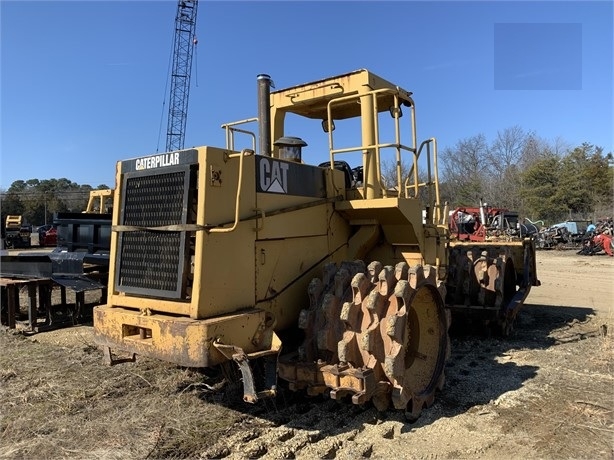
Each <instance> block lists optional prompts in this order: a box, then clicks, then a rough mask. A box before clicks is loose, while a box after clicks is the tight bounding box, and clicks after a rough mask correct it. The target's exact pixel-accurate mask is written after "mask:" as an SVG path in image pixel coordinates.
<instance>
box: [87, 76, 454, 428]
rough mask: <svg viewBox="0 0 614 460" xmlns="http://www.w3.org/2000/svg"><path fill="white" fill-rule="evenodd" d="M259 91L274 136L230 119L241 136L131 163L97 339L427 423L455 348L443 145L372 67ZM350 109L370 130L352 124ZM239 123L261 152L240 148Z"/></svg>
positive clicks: (262, 84) (253, 396)
mask: <svg viewBox="0 0 614 460" xmlns="http://www.w3.org/2000/svg"><path fill="white" fill-rule="evenodd" d="M257 86H258V102H259V106H258V118H257V121H258V136H256V134H255V133H250V132H249V131H247V130H244V129H242V128H238V126H239V125H241V124H243V123H246V122H250V121H254V120H255V119H248V120H243V121H240V122H234V123H229V124H226V125H223V128H224V129H226V133H227V145H226V147H225V148H217V147H209V146H204V147H198V148H191V149H186V150H180V151H174V152H168V153H164V154H161V155H153V156H149V157H143V158H134V159H130V160H125V161H120V162H118V164H117V170H116V187H115V194H114V207H113V229H112V230H113V233H112V239H111V264H110V275H109V290H108V299H107V303H106V305H102V306H99V307H97V308H96V309H95V312H94V333H95V339H96V341H97V343H98V344H99V345H101V346H102V347H103V349H104V351H105V357H106V359H107V361H108V362H112V361H113V356H114V355H113V353H112V349H119V350H124V351H128V352H131V353H135V354H141V355H145V356H149V357H156V358H160V359H163V360H166V361H170V362H174V363H177V364H179V365H182V366H190V367H212V366H218V365H222V366H228V365H230V364H232V363H233V362H234V363H236V365H238V368H239V370H240V371H241V379H242V381H243V387H244V400H245V401H248V402H255V401H257V400H258V399H261V398H264V397H269V396H273V395H275V393H276V391H277V384H278V380H282V381H285V382H286V383H287V384H288V386H289V387H290V388H291V389H293V390H298V389H304V390H306V391H307V392H308V393H310V394H319V393H325V392H327V393H329V394H330V396H331V397H333V398H336V399H340V398H342V397H345V396H348V397H350V398H351V400H352V402H353V403H355V404H363V403H366V402H368V401H372V402H373V404H375V406H376V407H377V408H378V409H380V410H384V409H386V408H387V407H389V406H394V407H395V408H397V409H401V410H404V411H405V412H406V414H407V415H408V417H409V418H412V419H413V418H415V417H417V416H418V415H419V414H420V411H421V410H422V408H423V407H425V406H428V405H429V404H431V403H432V401H433V398H434V395H435V391H436V390H437V389H438V388H441V387H442V385H443V382H444V366H445V361H446V358H447V356H448V354H449V340H448V327H449V314H448V311H447V310H446V308H445V303H444V302H445V296H446V277H447V271H448V250H449V249H448V242H449V229H448V222H447V220H448V219H447V214H448V213H447V210H446V209H444V206H442V204H441V203H440V201H439V186H438V177H437V149H436V147H437V146H436V141H435V139H434V138H430V139H427V140H426V141H424V142H422V143H419V142H418V140H417V138H416V122H415V104H414V100H413V99H412V97H411V93H410V92H408V91H406V90H404V89H401V88H400V87H399V86H397V85H395V84H393V83H390V82H388V81H386V80H384V79H382V78H380V77H378V76H377V75H375V74H373V73H371V72H369V71H368V70H358V71H355V72H351V73H348V74H344V75H339V76H334V77H331V78H326V79H323V80H319V81H315V82H311V83H307V84H302V85H298V86H294V87H290V88H287V89H283V90H279V91H273V92H271V87H272V81H271V78H270V77H269V76H268V75H259V76H258V79H257ZM403 110H404V111H405V112H406V113H405V116H404V117H403V118H401V117H402V115H403ZM297 117H300V118H302V119H312V120H316V122H317V124H318V125H321V128H323V129H321V128H320V126H318V128H319V129H320V130H321V131H323V132H322V134H321V135H322V136H323V137H327V138H328V144H329V152H328V153H329V161H328V162H326V163H321V164H309V161H307V158H303V156H302V150H301V149H302V148H303V147H304V146H305V145H306V144H307V143H306V142H305V141H304V140H303V139H301V138H297V137H293V136H291V135H292V134H300V133H291V132H287V122H288V120H290V119H292V120H295V119H297ZM351 119H354V120H355V123H356V124H355V125H352V126H357V127H358V129H354V130H351V129H350V131H352V133H351V134H355V133H358V135H357V136H355V137H349V136H345V137H343V136H341V133H339V135H337V134H335V133H336V132H337V133H338V132H339V131H340V130H341V129H340V128H341V126H342V125H344V124H345V123H346V122H350V121H351ZM335 124H337V125H338V126H337V127H335ZM344 126H345V125H344ZM237 133H242V134H243V133H247V134H248V135H249V136H251V138H252V139H253V147H252V148H250V149H243V150H235V149H234V145H235V134H237ZM346 133H347V131H346ZM401 133H403V135H404V136H405V137H406V140H402V139H401ZM256 137H258V140H259V142H258V145H259V149H258V152H257V153H256V152H255V150H256V148H255V145H256ZM339 138H341V139H339ZM340 144H341V145H344V146H343V147H340V146H338V145H340ZM385 155H389V156H390V157H391V158H392V160H393V164H394V165H395V169H396V174H395V177H394V178H393V180H394V184H392V185H391V184H390V180H387V179H386V178H385V177H383V175H382V163H383V158H384V156H385ZM350 157H352V158H358V162H359V163H358V164H356V165H355V167H354V168H351V167H350V166H349V165H348V163H347V162H346V161H345V160H344V158H350ZM403 164H409V165H411V170H410V171H409V174H407V172H406V171H403V170H402V165H403ZM419 166H420V168H421V169H422V170H423V172H420V174H419ZM254 374H256V376H255V375H254Z"/></svg>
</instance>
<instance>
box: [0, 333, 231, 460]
mask: <svg viewBox="0 0 614 460" xmlns="http://www.w3.org/2000/svg"><path fill="white" fill-rule="evenodd" d="M0 349H2V350H3V351H2V354H1V355H0V369H1V371H0V401H2V403H1V405H0V457H1V458H68V457H70V458H122V459H125V458H188V457H193V456H195V455H197V454H198V453H199V452H202V451H203V450H205V449H206V448H207V447H209V446H210V445H211V444H213V443H214V442H215V441H216V440H217V438H218V437H220V436H221V435H222V434H223V433H225V432H227V430H229V429H230V428H231V427H232V425H233V424H234V423H235V422H236V421H237V420H238V419H239V418H240V417H242V415H241V414H239V413H237V412H235V411H232V410H229V409H226V408H224V407H223V406H220V405H216V404H210V403H207V402H206V401H204V400H202V399H201V398H200V397H199V396H201V395H199V394H198V393H197V392H194V391H183V390H184V389H185V388H186V387H188V386H190V385H192V387H198V386H199V385H198V383H199V382H202V380H203V378H204V376H203V375H201V374H199V373H196V372H194V371H190V370H185V369H181V368H177V367H175V366H172V365H167V364H165V363H161V362H157V361H156V362H154V361H150V360H145V359H143V360H141V361H139V362H137V363H131V364H126V365H118V366H114V367H107V366H104V365H103V364H102V354H101V353H100V352H99V351H98V350H97V349H96V348H95V347H93V346H92V345H90V344H86V345H82V344H79V345H75V346H65V347H57V346H52V345H49V344H45V343H38V342H36V341H32V340H29V339H27V338H24V337H23V336H21V335H18V334H13V333H10V332H8V331H7V330H6V329H5V330H2V331H0Z"/></svg>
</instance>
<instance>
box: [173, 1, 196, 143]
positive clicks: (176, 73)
mask: <svg viewBox="0 0 614 460" xmlns="http://www.w3.org/2000/svg"><path fill="white" fill-rule="evenodd" d="M197 9H198V0H180V1H179V2H178V4H177V15H176V17H175V38H174V40H173V65H172V70H171V72H172V74H171V77H172V78H171V90H170V103H169V110H168V128H167V131H166V151H167V152H171V151H173V150H181V149H183V143H184V140H185V127H186V122H187V119H188V99H189V95H190V76H191V73H192V53H193V51H194V48H195V46H196V44H197V43H198V40H197V38H196V12H197Z"/></svg>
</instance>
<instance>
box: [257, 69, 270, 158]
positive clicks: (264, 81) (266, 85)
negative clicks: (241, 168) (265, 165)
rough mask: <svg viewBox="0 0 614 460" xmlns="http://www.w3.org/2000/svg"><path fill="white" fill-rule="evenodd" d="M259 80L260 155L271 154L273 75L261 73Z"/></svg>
mask: <svg viewBox="0 0 614 460" xmlns="http://www.w3.org/2000/svg"><path fill="white" fill-rule="evenodd" d="M257 80H258V136H259V138H260V143H259V147H260V152H259V153H260V155H267V156H271V152H272V150H273V149H272V148H271V87H274V85H273V81H272V80H271V77H270V76H268V75H266V74H260V75H258V77H257Z"/></svg>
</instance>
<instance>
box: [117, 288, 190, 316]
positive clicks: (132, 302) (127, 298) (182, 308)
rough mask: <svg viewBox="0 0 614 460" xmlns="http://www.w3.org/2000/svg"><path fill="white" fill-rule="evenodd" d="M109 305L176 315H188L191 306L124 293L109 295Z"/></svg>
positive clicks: (188, 303)
mask: <svg viewBox="0 0 614 460" xmlns="http://www.w3.org/2000/svg"><path fill="white" fill-rule="evenodd" d="M107 303H108V304H109V305H112V306H118V307H128V308H134V309H137V310H147V309H149V310H155V311H164V312H167V313H173V314H176V315H189V314H190V310H191V304H190V302H188V301H184V302H177V301H172V300H162V299H153V298H150V297H139V296H134V295H127V294H124V293H119V294H118V293H111V294H109V297H108V302H107Z"/></svg>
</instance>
